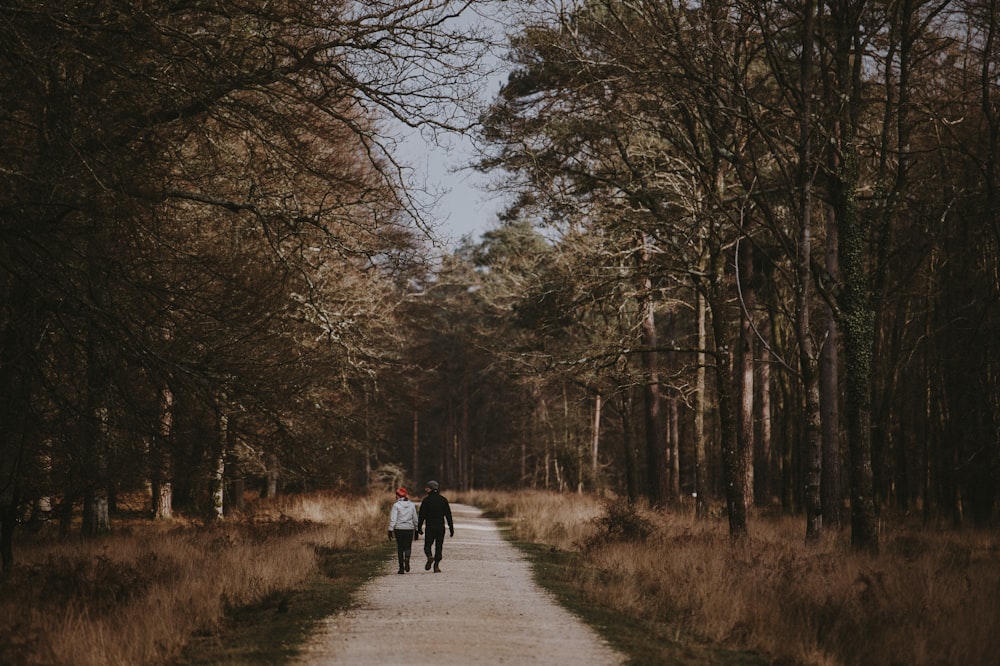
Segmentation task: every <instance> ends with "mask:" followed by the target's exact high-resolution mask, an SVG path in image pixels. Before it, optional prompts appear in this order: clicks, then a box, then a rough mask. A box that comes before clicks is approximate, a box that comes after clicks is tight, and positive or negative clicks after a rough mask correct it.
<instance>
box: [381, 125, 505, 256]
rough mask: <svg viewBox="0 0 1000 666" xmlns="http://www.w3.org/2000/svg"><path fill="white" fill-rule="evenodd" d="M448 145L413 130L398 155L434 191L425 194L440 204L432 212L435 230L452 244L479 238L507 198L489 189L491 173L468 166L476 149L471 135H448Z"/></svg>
mask: <svg viewBox="0 0 1000 666" xmlns="http://www.w3.org/2000/svg"><path fill="white" fill-rule="evenodd" d="M443 140H444V141H447V144H445V145H436V144H435V142H433V141H429V140H427V139H426V138H424V137H422V136H421V135H420V134H419V133H418V132H414V131H410V132H409V135H408V136H407V138H406V139H404V140H403V142H402V143H401V145H400V147H399V149H398V150H397V153H396V154H397V156H398V158H399V159H400V160H401V161H402V162H404V163H406V164H408V165H409V166H410V167H412V169H413V178H414V180H415V181H416V182H418V183H421V182H426V187H427V189H428V190H429V192H430V193H431V194H430V195H428V196H425V197H422V199H424V200H426V201H424V203H427V202H429V201H430V200H431V199H433V198H436V199H437V204H436V206H435V207H434V209H433V214H432V215H431V218H432V220H433V221H434V223H435V224H436V225H437V226H436V228H435V231H436V232H437V233H438V235H439V236H440V237H441V240H442V242H444V243H445V244H446V245H447V246H448V247H455V245H456V244H457V243H458V242H459V241H460V240H461V239H462V237H463V236H471V237H472V240H473V241H474V242H475V241H478V240H479V239H480V236H481V235H482V234H483V233H484V232H485V231H488V230H489V229H491V228H493V227H495V226H496V220H497V214H498V213H499V212H500V210H501V209H502V207H503V199H502V197H501V196H500V195H498V194H496V193H491V192H489V191H487V189H486V187H485V186H486V184H487V183H488V182H489V177H488V176H487V175H485V174H482V173H478V172H476V171H473V170H472V169H470V168H468V164H469V163H470V162H471V161H472V160H473V159H474V158H475V151H474V148H473V145H472V142H471V140H470V139H469V138H468V137H457V136H456V137H446V138H445V139H443Z"/></svg>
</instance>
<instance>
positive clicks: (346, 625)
mask: <svg viewBox="0 0 1000 666" xmlns="http://www.w3.org/2000/svg"><path fill="white" fill-rule="evenodd" d="M451 508H452V514H453V516H454V519H455V537H454V538H449V537H445V542H444V559H443V560H442V561H441V573H433V572H432V571H425V570H424V566H423V565H424V563H425V562H426V559H425V557H424V554H423V543H424V542H423V540H422V539H421V540H420V541H417V542H415V543H414V550H413V557H412V560H411V562H412V564H413V566H412V570H411V571H410V573H407V574H403V575H400V574H397V573H396V569H397V565H396V557H395V547H393V556H392V560H391V561H388V560H387V562H386V565H385V568H384V570H383V573H382V575H379V576H377V577H376V578H374V579H373V580H371V581H369V582H368V583H366V584H365V585H364V586H363V587H362V588H361V590H360V591H359V593H358V596H357V598H356V600H355V605H354V607H353V608H352V609H351V610H348V611H346V612H344V613H341V614H338V615H335V616H332V617H330V618H327V619H326V620H325V621H324V622H323V624H322V625H321V626H320V628H319V630H318V631H317V632H316V634H315V635H314V636H313V637H312V639H311V640H310V641H309V643H308V644H307V645H306V647H305V649H304V651H303V654H302V656H301V659H300V660H299V662H298V663H299V664H305V665H309V666H315V665H318V664H366V665H378V664H393V665H395V664H399V665H405V664H421V663H423V664H435V666H448V665H451V664H454V665H458V664H463V665H466V664H479V665H484V666H485V665H490V664H547V665H553V664H567V665H569V664H572V665H574V666H579V665H580V664H587V665H588V666H599V665H602V664H609V665H610V664H621V663H623V661H624V659H623V657H622V656H621V655H620V654H618V653H617V652H615V651H614V650H612V649H611V648H610V647H609V646H608V645H607V644H606V643H605V642H603V641H602V640H601V638H600V637H599V636H598V635H597V634H596V633H595V632H594V631H593V630H591V629H590V628H589V627H587V626H586V625H585V624H583V622H581V621H580V620H579V619H578V618H577V617H576V616H574V615H573V614H572V613H570V612H569V611H567V610H565V609H563V608H562V607H561V606H559V605H558V604H557V603H556V602H555V601H553V599H552V598H551V597H550V596H549V595H548V594H547V593H546V592H544V591H543V590H542V589H541V588H539V587H538V585H536V584H535V582H534V580H533V579H532V576H531V569H530V566H529V565H528V563H527V562H526V561H525V560H524V559H523V558H522V557H521V554H520V553H519V552H518V551H517V549H516V548H514V547H513V546H511V545H510V544H508V543H507V542H506V541H504V539H503V538H502V537H501V536H500V533H499V531H498V529H497V526H496V524H495V523H493V521H491V520H488V519H486V518H484V517H483V515H482V512H481V511H480V510H479V509H476V508H475V507H471V506H466V505H463V504H452V505H451Z"/></svg>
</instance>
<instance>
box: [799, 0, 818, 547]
mask: <svg viewBox="0 0 1000 666" xmlns="http://www.w3.org/2000/svg"><path fill="white" fill-rule="evenodd" d="M803 12H804V18H805V22H804V24H803V30H802V33H803V38H802V60H801V69H800V74H801V81H802V110H801V118H800V123H799V141H800V144H799V196H800V201H799V240H798V252H797V257H796V267H795V268H796V281H795V288H796V298H795V318H796V329H797V333H798V338H799V341H798V342H799V376H800V377H801V379H802V393H803V396H804V398H805V413H804V414H803V417H804V419H803V420H804V421H805V432H804V435H805V436H804V438H803V445H804V449H805V451H804V455H803V456H802V461H803V465H804V470H803V480H804V481H805V488H804V489H803V499H804V500H805V510H806V541H807V542H809V543H816V542H817V541H819V539H820V537H821V536H822V532H823V505H822V502H821V501H820V474H821V472H822V468H821V465H822V462H823V440H822V435H821V429H820V412H819V380H818V377H817V360H816V354H815V352H814V345H813V337H812V325H811V320H812V318H811V316H810V315H811V312H810V308H811V307H812V304H811V290H810V288H809V287H810V285H811V284H812V206H813V201H812V174H813V170H814V165H813V163H812V146H811V144H812V122H813V118H812V96H813V86H812V78H813V66H812V56H813V47H814V33H813V30H814V27H815V16H814V14H815V3H814V2H813V0H806V2H805V5H804V7H803Z"/></svg>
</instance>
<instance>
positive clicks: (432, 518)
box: [389, 481, 455, 573]
mask: <svg viewBox="0 0 1000 666" xmlns="http://www.w3.org/2000/svg"><path fill="white" fill-rule="evenodd" d="M424 492H425V493H426V495H425V496H424V499H423V501H421V502H420V510H419V511H417V510H416V508H415V507H414V505H413V502H411V501H410V498H409V493H408V491H407V490H406V488H400V489H399V490H397V491H396V502H395V503H394V504H393V505H392V511H391V512H390V514H389V539H390V540H392V539H393V538H394V537H395V539H396V553H397V557H398V559H399V572H398V573H406V572H407V571H409V570H410V551H411V549H412V546H413V541H414V540H415V539H419V538H420V536H421V535H423V534H424V530H425V529H426V531H427V536H426V537H425V538H424V555H426V556H427V563H426V564H425V565H424V570H425V571H430V569H431V567H433V568H434V573H440V572H441V554H442V550H443V549H444V530H445V524H446V523H447V526H448V536H451V537H454V536H455V525H454V523H453V522H452V518H451V505H449V504H448V500H447V499H446V498H445V497H444V496H443V495H442V494H441V492H440V486H439V484H438V482H437V481H428V482H427V486H426V487H425V488H424Z"/></svg>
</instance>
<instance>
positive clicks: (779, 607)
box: [463, 493, 1000, 666]
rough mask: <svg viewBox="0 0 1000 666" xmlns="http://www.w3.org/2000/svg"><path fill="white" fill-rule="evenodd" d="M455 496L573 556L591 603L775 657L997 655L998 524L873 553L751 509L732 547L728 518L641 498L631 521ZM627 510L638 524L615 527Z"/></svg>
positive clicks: (904, 539)
mask: <svg viewBox="0 0 1000 666" xmlns="http://www.w3.org/2000/svg"><path fill="white" fill-rule="evenodd" d="M463 501H468V502H470V503H475V504H478V505H479V506H482V507H484V508H486V509H488V510H490V511H491V512H492V513H495V514H498V515H503V516H505V520H507V521H509V523H510V524H511V526H512V530H513V532H514V535H515V538H517V539H519V540H524V541H530V542H533V543H543V544H549V545H551V546H554V547H556V548H559V549H563V550H570V551H576V552H579V553H581V554H582V555H583V557H582V558H579V564H578V565H576V566H574V567H572V573H571V574H570V575H571V576H572V579H573V584H574V586H576V587H577V588H578V589H579V590H580V591H581V592H582V593H583V594H584V595H585V596H586V597H587V599H588V600H590V602H591V603H594V604H599V605H601V606H603V607H605V608H608V609H613V610H614V611H615V612H617V613H620V614H622V615H624V616H628V617H631V618H637V619H645V620H655V621H656V622H657V623H661V624H664V625H669V626H672V627H676V628H677V630H678V632H679V633H684V634H687V635H693V636H699V637H702V638H704V639H705V640H706V641H708V642H710V643H714V644H719V645H726V646H730V647H734V648H740V649H748V650H753V651H757V652H759V653H761V654H763V655H767V658H768V659H769V660H772V661H773V662H775V663H789V664H816V665H824V666H825V665H838V664H845V665H847V664H850V665H852V666H853V665H855V664H860V665H865V664H872V665H876V664H877V665H885V664H908V665H909V664H965V665H979V664H982V665H984V666H985V665H986V664H995V663H997V655H1000V537H998V535H997V534H996V533H995V532H988V533H985V532H975V531H968V532H963V533H954V532H937V531H923V530H920V529H915V528H906V529H903V528H900V529H899V530H897V531H895V532H892V533H884V534H883V535H882V544H883V548H882V554H880V555H878V556H874V557H873V556H869V555H861V554H858V553H855V552H853V551H852V549H851V548H850V545H849V543H847V535H846V534H841V535H835V536H832V537H830V538H829V539H827V540H826V541H825V542H824V543H823V544H821V545H819V546H815V547H809V546H806V545H805V543H804V540H803V535H804V527H803V525H802V522H801V520H795V519H771V518H767V519H765V518H758V519H755V520H754V521H753V522H752V524H751V534H752V535H753V536H752V538H751V539H750V540H748V541H747V542H745V543H740V544H733V543H731V542H730V540H729V538H728V535H727V533H726V526H725V523H724V522H722V521H708V522H702V521H697V520H695V519H694V518H693V517H692V516H691V515H690V514H679V513H673V512H657V513H654V512H651V511H648V510H644V509H638V510H636V511H633V512H632V513H633V514H634V515H633V516H632V518H629V517H628V516H627V515H625V514H623V513H622V511H623V510H622V505H620V504H615V503H611V504H603V503H602V502H601V501H600V500H599V499H597V498H593V497H586V496H582V497H581V496H576V495H557V494H549V493H517V494H508V493H475V494H470V495H469V496H464V497H463ZM609 517H610V518H612V520H609ZM630 520H634V521H636V524H637V525H638V526H639V527H638V528H635V529H626V530H624V531H620V530H616V529H615V528H614V527H613V526H614V524H616V523H622V522H625V523H628V522H629V521H630ZM642 527H651V529H652V531H651V532H650V533H649V534H648V535H646V536H644V537H643V536H642V535H641V534H639V532H640V531H641V530H640V529H639V528H642Z"/></svg>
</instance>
